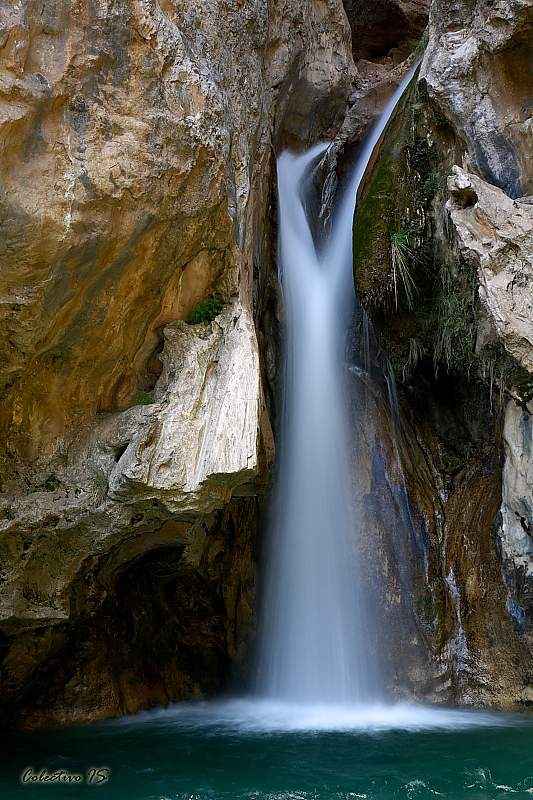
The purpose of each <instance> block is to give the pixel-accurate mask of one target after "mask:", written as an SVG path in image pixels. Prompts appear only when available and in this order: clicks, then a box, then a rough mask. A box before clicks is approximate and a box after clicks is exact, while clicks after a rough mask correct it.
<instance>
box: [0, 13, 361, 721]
mask: <svg viewBox="0 0 533 800" xmlns="http://www.w3.org/2000/svg"><path fill="white" fill-rule="evenodd" d="M355 85H356V73H355V69H354V63H353V58H352V54H351V38H350V28H349V24H348V21H347V18H346V16H345V13H344V10H343V7H342V4H341V3H340V2H336V0H333V2H324V1H323V0H309V2H305V3H303V4H302V3H293V2H290V1H289V2H285V0H281V2H277V1H276V2H267V1H266V0H257V2H255V0H254V2H251V3H246V4H244V5H243V4H242V3H240V2H233V3H232V2H230V3H229V4H228V3H227V2H223V3H218V2H215V3H209V4H207V5H206V4H205V3H204V4H197V3H194V2H192V3H186V4H183V3H176V2H173V0H161V2H157V1H156V0H106V1H105V2H100V3H94V2H92V0H91V1H89V0H82V2H76V3H75V2H71V0H51V1H50V2H47V3H45V4H37V3H34V2H30V0H28V1H27V2H26V1H24V0H21V1H20V2H16V3H9V4H1V5H0V136H1V141H2V149H1V152H0V178H1V187H2V188H1V194H0V206H1V211H0V215H1V216H0V224H1V229H0V248H1V249H0V253H1V277H0V281H1V290H0V352H1V356H0V358H1V359H2V363H1V369H0V385H1V392H2V393H1V402H0V431H1V440H2V445H1V451H2V453H1V464H0V473H1V478H2V493H1V495H0V503H1V507H2V512H1V517H2V519H1V521H0V550H1V553H2V573H1V576H0V578H1V580H0V584H1V585H0V593H1V598H0V630H1V631H2V634H1V643H0V646H1V648H2V673H1V690H0V696H1V699H2V703H3V708H4V710H5V714H6V715H7V716H8V717H9V719H10V720H12V721H13V720H17V719H19V720H20V719H22V720H25V721H26V722H28V723H33V724H39V723H42V722H51V721H53V720H54V719H55V720H58V719H67V718H68V719H91V718H95V717H99V716H106V715H109V714H117V713H123V712H124V711H128V712H132V711H134V710H136V709H137V708H140V707H144V706H146V705H150V704H153V703H155V702H166V701H168V700H169V699H181V698H183V697H186V696H192V695H195V694H198V693H209V692H212V691H215V690H216V689H218V688H220V685H221V682H223V681H224V680H225V679H226V678H227V677H228V675H230V674H231V673H232V671H233V672H234V673H235V672H239V670H243V669H244V666H245V664H246V663H247V659H248V658H249V644H250V637H251V634H252V633H253V627H254V625H253V619H254V613H255V612H254V593H255V580H254V578H255V567H256V553H255V552H254V547H255V539H256V536H257V523H256V516H255V515H256V513H257V507H258V501H257V499H256V496H257V494H258V493H260V492H261V491H262V490H263V488H264V486H265V484H266V481H267V479H268V463H269V462H270V461H271V460H272V458H273V439H272V432H271V424H270V419H269V414H268V413H267V404H266V401H265V390H264V385H265V383H264V378H265V377H266V379H267V383H266V389H267V396H268V398H269V407H270V410H271V411H272V409H273V397H274V392H275V387H274V388H273V385H274V384H275V382H276V380H277V376H276V369H277V366H276V356H275V347H274V345H273V344H272V341H271V340H272V337H273V336H274V335H275V328H276V322H275V319H274V317H275V311H273V310H272V309H273V306H274V304H275V291H274V290H273V287H272V241H273V239H274V238H275V237H273V236H272V233H271V230H270V227H271V223H270V221H269V207H270V204H271V200H272V173H273V152H274V151H273V147H274V146H276V147H277V146H281V144H283V143H288V142H289V143H293V144H294V145H296V144H297V145H298V146H302V145H305V144H306V143H309V142H310V141H314V140H316V138H318V137H321V136H324V135H325V134H326V132H327V131H328V130H331V131H333V132H335V131H336V130H337V129H338V128H339V126H340V124H341V122H342V118H343V115H344V112H345V109H346V106H347V98H348V96H349V95H350V93H351V92H353V90H354V87H355ZM215 294H216V295H217V296H218V297H219V298H220V299H221V300H222V302H223V311H222V313H221V314H220V315H218V316H217V318H216V319H215V320H214V321H212V322H211V323H210V324H209V325H204V324H198V325H194V326H190V325H189V324H188V323H187V321H186V320H187V318H188V315H189V314H190V312H191V311H192V310H193V308H194V307H195V306H196V304H197V303H198V302H199V301H203V300H206V299H208V298H209V297H210V296H212V295H215ZM256 322H257V325H258V329H260V330H259V334H260V338H261V340H262V347H261V352H260V350H259V346H258V338H257V337H258V329H256V326H255V323H256ZM273 349H274V352H273ZM102 640H104V641H107V643H108V644H107V648H104V649H102V648H101V641H102ZM106 652H107V655H106ZM232 664H233V666H232ZM99 698H100V699H99Z"/></svg>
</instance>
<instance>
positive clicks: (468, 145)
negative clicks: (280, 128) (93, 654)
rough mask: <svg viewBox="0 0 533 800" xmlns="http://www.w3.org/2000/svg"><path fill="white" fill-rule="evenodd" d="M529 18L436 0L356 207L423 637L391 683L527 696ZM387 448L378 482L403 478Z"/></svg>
mask: <svg viewBox="0 0 533 800" xmlns="http://www.w3.org/2000/svg"><path fill="white" fill-rule="evenodd" d="M532 31H533V6H532V4H531V3H530V2H520V1H519V2H516V3H515V2H511V3H503V2H502V3H499V2H485V0H436V1H435V2H433V3H432V5H431V11H430V20H429V27H428V44H427V48H426V51H425V55H424V59H423V63H422V67H421V70H420V76H419V82H418V86H417V87H413V89H412V91H411V94H410V96H409V98H407V100H406V103H405V105H404V108H403V111H402V113H401V114H400V115H399V118H398V119H397V120H396V122H395V123H394V125H393V126H391V129H390V131H389V133H388V138H386V140H385V142H384V145H383V150H382V154H381V156H380V159H379V161H378V163H377V164H376V167H375V169H374V172H373V174H372V176H371V178H370V180H369V182H368V184H367V188H366V193H365V196H364V197H363V200H362V202H361V207H360V211H359V215H358V217H357V218H356V223H355V277H356V286H357V288H358V292H359V296H360V298H361V300H362V302H363V305H364V306H365V308H366V309H367V310H368V312H369V314H370V315H371V316H372V318H373V320H374V323H375V325H376V328H377V330H378V332H379V337H380V341H381V344H382V346H383V347H384V349H385V351H386V352H387V354H388V356H389V359H390V363H391V365H392V367H393V369H394V373H395V375H396V380H397V384H398V392H399V400H400V407H401V413H402V419H403V430H404V435H403V437H401V440H400V463H401V472H402V475H403V479H404V480H405V485H406V490H407V495H408V507H409V512H410V520H408V521H407V522H404V523H402V525H401V526H400V527H401V528H403V530H404V531H405V532H406V533H404V536H407V538H409V537H410V541H409V542H408V544H407V549H406V552H408V553H409V554H410V555H409V562H410V563H409V567H410V573H411V584H410V587H405V586H404V587H401V586H400V585H399V584H398V580H397V575H396V576H395V570H394V569H391V568H390V566H389V567H388V572H389V574H390V577H389V579H388V580H389V582H390V585H391V586H394V585H396V590H395V596H396V597H397V598H401V601H400V600H398V602H397V605H398V604H399V603H400V602H401V603H404V604H409V603H411V608H412V610H413V615H414V616H415V617H416V618H417V620H418V621H417V623H416V626H415V629H414V632H413V636H414V638H413V644H415V642H416V641H417V637H418V635H421V636H422V639H423V641H424V644H423V646H422V647H421V648H420V646H419V649H420V653H419V657H418V658H417V657H415V658H414V659H413V652H414V651H413V649H412V648H411V650H410V655H409V653H405V654H404V655H403V656H402V659H401V660H400V663H402V662H403V667H402V668H401V669H400V670H399V671H398V670H397V672H396V675H395V676H394V680H393V681H391V683H392V684H395V685H396V687H397V690H398V691H399V692H400V693H402V692H406V693H407V694H408V695H409V694H411V695H412V694H413V693H414V694H418V696H421V695H422V696H424V695H425V696H426V697H429V698H433V699H435V700H436V699H437V698H438V697H440V698H441V699H447V701H448V702H449V701H453V702H456V703H459V704H466V705H477V706H484V705H485V706H493V707H499V708H506V709H520V710H523V709H528V708H529V707H530V705H531V702H532V694H531V675H532V666H533V660H532V655H533V649H532V639H531V596H532V593H531V590H532V584H531V564H532V561H531V559H532V547H531V531H532V530H533V527H532V522H533V520H532V517H531V508H532V503H533V495H532V490H531V483H530V473H531V462H530V452H531V445H530V431H531V412H532V407H531V402H530V401H531V397H532V393H531V387H532V385H533V383H532V374H533V372H532V370H533V362H532V361H531V341H532V338H531V337H532V329H531V320H532V314H531V311H532V307H531V287H530V284H531V280H532V274H533V273H532V269H533V267H532V260H531V245H530V237H531V224H532V219H533V218H532V216H531V203H530V197H529V194H530V192H531V178H530V168H531V163H530V162H531V159H530V155H529V154H530V143H529V142H528V136H527V134H526V133H525V132H526V131H528V130H529V128H530V125H531V120H532V117H533V115H532V109H531V87H532V80H533V73H532V70H531V59H530V58H529V55H528V54H529V50H530V42H531V36H532ZM369 229H372V234H371V235H367V234H366V232H365V231H367V230H369ZM377 417H378V424H379V417H380V415H379V414H378V415H377ZM381 418H382V419H386V413H385V414H381ZM381 425H382V426H383V427H384V439H385V441H387V438H390V434H388V433H387V424H386V423H385V422H382V423H381ZM389 425H390V423H389ZM385 461H386V462H387V466H386V469H385V471H384V472H382V477H381V482H380V481H379V480H378V481H377V483H378V485H377V486H376V487H375V488H374V490H373V494H374V496H382V495H383V493H384V492H385V491H390V489H387V486H388V485H390V484H396V485H400V484H401V481H400V480H399V478H398V464H397V463H395V459H394V457H393V454H392V453H389V454H388V455H386V456H385ZM371 493H372V492H371ZM382 516H383V515H382ZM378 527H379V526H378ZM382 527H383V525H382ZM381 547H382V549H384V551H386V549H387V547H389V550H390V545H387V544H386V539H385V544H383V535H381ZM389 564H390V559H389ZM410 593H412V594H413V600H411V601H410V599H409V594H410ZM386 606H387V603H386V600H385V601H384V602H383V607H384V608H385V611H386V613H387V614H388V615H389V617H390V618H391V622H390V624H391V625H392V628H394V627H395V625H396V624H397V623H395V622H394V619H395V616H394V615H395V613H397V612H395V611H394V609H392V610H391V609H387V607H386ZM402 624H404V623H402ZM428 654H429V656H430V658H429V661H427V660H425V659H426V656H427V655H428Z"/></svg>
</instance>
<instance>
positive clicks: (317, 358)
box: [257, 65, 418, 704]
mask: <svg viewBox="0 0 533 800" xmlns="http://www.w3.org/2000/svg"><path fill="white" fill-rule="evenodd" d="M416 66H418V65H415V67H413V69H412V70H411V72H410V73H409V75H407V77H406V78H405V79H404V81H403V83H402V85H401V86H400V87H399V89H398V90H397V91H396V93H395V94H394V96H393V98H392V99H391V101H390V103H389V104H388V106H387V109H386V110H385V112H384V114H383V116H382V118H381V120H380V122H379V123H378V125H377V126H376V128H375V129H374V131H373V132H372V133H371V135H370V137H369V139H368V140H367V142H366V143H365V146H364V148H363V151H362V153H361V156H360V158H359V159H358V162H357V164H356V167H355V170H354V174H353V176H352V178H351V180H350V183H349V186H348V189H347V190H346V192H345V196H344V198H343V200H342V202H341V203H340V204H339V206H338V208H337V209H336V212H335V214H334V217H333V221H332V225H331V232H330V235H329V237H328V240H327V241H326V242H325V243H323V245H322V246H321V247H320V248H318V247H317V246H316V244H315V239H314V234H316V231H315V230H314V226H313V223H312V222H310V219H309V216H310V215H309V214H308V213H307V207H309V208H311V206H312V203H311V200H310V192H311V189H312V176H313V169H312V168H313V165H316V162H317V160H318V158H319V156H320V155H321V154H323V152H324V151H325V149H326V146H325V145H317V146H315V147H313V148H312V149H311V150H310V151H308V152H307V153H305V154H304V155H301V156H296V155H293V154H291V153H288V152H284V153H282V154H281V155H280V156H279V158H278V196H279V255H280V279H281V287H282V293H283V301H284V305H285V310H286V318H287V344H286V352H285V383H284V398H283V421H282V442H281V456H280V463H279V472H278V480H277V487H276V492H275V501H274V504H273V505H274V510H273V512H272V519H271V522H270V530H269V552H268V554H267V568H266V577H265V589H264V592H263V604H262V615H263V619H262V625H261V635H260V646H259V664H258V680H257V692H258V694H259V695H261V696H264V697H267V698H269V699H278V700H283V701H287V702H292V703H301V704H321V703H334V704H360V703H371V702H375V701H378V700H380V699H381V697H382V692H383V689H382V683H383V681H382V678H381V670H380V664H379V659H378V658H377V657H376V655H375V647H374V642H373V638H374V637H373V633H372V626H371V624H370V622H369V614H368V608H367V607H366V606H365V596H364V591H363V589H362V581H361V580H360V578H359V569H358V556H357V539H358V521H357V510H356V508H354V507H353V501H352V498H351V493H350V466H349V459H348V453H347V442H348V437H349V436H350V431H349V430H348V428H347V422H346V398H345V396H344V379H343V376H344V368H345V367H344V348H345V339H346V332H347V327H348V322H349V318H350V311H351V308H352V305H353V302H354V301H355V298H354V292H353V279H352V224H353V215H354V211H355V204H356V198H357V192H358V189H359V186H360V184H361V181H362V179H363V177H364V174H365V171H366V169H367V167H368V164H369V161H370V159H371V157H372V154H373V153H374V150H375V148H376V146H377V144H378V142H379V140H380V139H381V136H382V134H383V132H384V130H385V128H386V126H387V124H388V122H389V120H390V118H391V116H392V115H393V113H394V110H395V108H396V106H397V104H398V101H399V100H400V98H401V96H402V94H403V92H404V91H405V88H406V87H407V85H408V83H409V82H410V80H411V78H412V76H413V74H414V71H415V69H416Z"/></svg>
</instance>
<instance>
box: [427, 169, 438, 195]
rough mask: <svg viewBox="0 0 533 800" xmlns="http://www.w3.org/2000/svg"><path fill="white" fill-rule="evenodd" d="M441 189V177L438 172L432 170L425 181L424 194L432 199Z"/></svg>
mask: <svg viewBox="0 0 533 800" xmlns="http://www.w3.org/2000/svg"><path fill="white" fill-rule="evenodd" d="M439 189H440V178H439V175H438V173H436V172H430V173H429V175H428V177H427V178H426V180H425V181H424V194H425V196H426V197H427V199H428V200H431V198H432V197H434V196H435V195H436V194H437V192H438V191H439Z"/></svg>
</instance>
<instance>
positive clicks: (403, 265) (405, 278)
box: [390, 228, 416, 308]
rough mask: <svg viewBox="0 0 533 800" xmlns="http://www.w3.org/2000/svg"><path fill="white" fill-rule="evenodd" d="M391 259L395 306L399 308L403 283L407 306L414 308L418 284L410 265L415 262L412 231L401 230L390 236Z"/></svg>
mask: <svg viewBox="0 0 533 800" xmlns="http://www.w3.org/2000/svg"><path fill="white" fill-rule="evenodd" d="M390 258H391V264H392V282H393V286H394V304H395V307H396V308H398V293H399V284H400V281H401V283H402V286H403V289H404V292H405V297H406V300H407V305H408V307H409V308H413V306H414V294H415V292H416V284H415V282H414V280H413V276H412V274H411V268H410V264H411V263H412V262H413V261H414V250H413V245H412V242H411V237H410V231H409V230H408V229H407V230H405V229H402V228H399V229H397V230H394V231H391V234H390Z"/></svg>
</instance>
